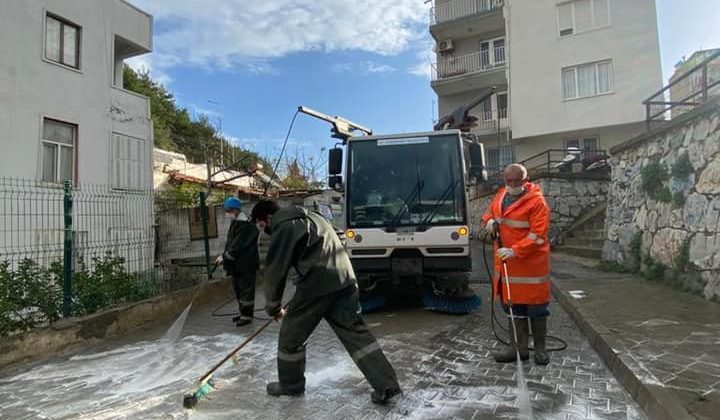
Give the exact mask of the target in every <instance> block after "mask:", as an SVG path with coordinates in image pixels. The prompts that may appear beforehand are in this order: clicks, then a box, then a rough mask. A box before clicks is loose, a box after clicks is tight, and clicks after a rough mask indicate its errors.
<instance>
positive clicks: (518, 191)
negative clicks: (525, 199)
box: [505, 185, 525, 195]
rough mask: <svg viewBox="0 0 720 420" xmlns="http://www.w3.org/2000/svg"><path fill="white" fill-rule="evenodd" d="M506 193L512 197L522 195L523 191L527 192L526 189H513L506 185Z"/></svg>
mask: <svg viewBox="0 0 720 420" xmlns="http://www.w3.org/2000/svg"><path fill="white" fill-rule="evenodd" d="M505 191H507V193H508V194H510V195H520V194H522V193H523V191H525V187H522V186H520V187H511V186H509V185H506V186H505Z"/></svg>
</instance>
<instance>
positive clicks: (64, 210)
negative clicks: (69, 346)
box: [0, 178, 227, 336]
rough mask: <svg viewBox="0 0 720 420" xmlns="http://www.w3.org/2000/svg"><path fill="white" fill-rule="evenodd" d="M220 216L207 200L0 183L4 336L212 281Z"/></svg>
mask: <svg viewBox="0 0 720 420" xmlns="http://www.w3.org/2000/svg"><path fill="white" fill-rule="evenodd" d="M221 215H222V212H221V211H217V209H216V208H215V207H214V206H207V205H205V196H204V193H201V194H200V196H198V197H197V200H192V201H190V202H188V200H178V199H177V198H176V197H174V196H172V195H169V194H164V193H158V192H155V191H152V190H147V191H123V190H116V189H112V188H110V187H108V186H104V185H91V184H74V185H73V184H72V183H66V184H64V185H59V184H48V183H44V182H40V181H35V180H21V179H8V178H0V336H7V335H12V334H16V333H19V332H22V331H26V330H28V329H31V328H35V327H39V326H45V325H48V324H49V323H52V322H54V321H56V320H58V319H60V318H62V317H67V316H79V315H85V314H89V313H93V312H96V311H99V310H102V309H106V308H110V307H113V306H117V305H122V304H126V303H129V302H134V301H138V300H142V299H145V298H148V297H152V296H156V295H159V294H163V293H168V292H171V291H175V290H179V289H182V288H186V287H191V286H194V285H197V284H199V283H202V282H205V281H207V278H208V275H207V274H208V272H209V265H210V261H211V258H212V255H215V254H217V253H219V252H220V250H221V249H222V245H223V244H224V239H225V232H226V231H227V228H226V225H225V223H226V222H225V220H224V219H223V218H221V217H219V216H221ZM211 254H212V255H211Z"/></svg>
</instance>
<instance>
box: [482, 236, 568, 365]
mask: <svg viewBox="0 0 720 420" xmlns="http://www.w3.org/2000/svg"><path fill="white" fill-rule="evenodd" d="M487 235H488V234H487V233H486V234H485V237H484V238H483V241H482V254H483V261H484V262H485V270H487V274H488V277H489V278H490V286H491V292H490V329H492V332H493V335H494V336H495V339H496V340H497V341H499V342H500V343H502V344H504V345H506V346H509V345H510V340H507V341H505V340H503V339H502V338H500V336H499V335H498V333H497V330H496V329H495V323H497V324H498V325H499V326H500V329H501V330H502V331H503V332H504V333H505V334H507V335H508V337H509V336H510V332H509V331H508V330H507V329H506V328H505V327H503V326H502V324H501V323H500V321H499V320H498V317H497V313H496V312H495V292H494V291H493V290H492V282H493V275H492V273H491V272H490V264H488V260H487V253H486V252H485V243H486V241H487ZM497 239H498V241H499V240H500V238H499V236H498V238H497ZM546 337H547V339H549V340H554V341H556V342H558V343H560V345H559V346H558V347H548V348H547V349H546V351H548V352H551V351H563V350H565V349H566V348H567V346H568V344H567V342H566V341H565V340H563V339H562V338H560V337H555V336H552V335H549V334H548V335H547V336H546ZM528 349H529V350H534V348H533V347H532V346H528Z"/></svg>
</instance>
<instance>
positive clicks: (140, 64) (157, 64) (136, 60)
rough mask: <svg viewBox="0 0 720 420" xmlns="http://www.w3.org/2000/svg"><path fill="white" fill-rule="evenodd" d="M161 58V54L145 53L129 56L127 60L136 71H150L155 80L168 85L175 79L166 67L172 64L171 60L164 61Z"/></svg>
mask: <svg viewBox="0 0 720 420" xmlns="http://www.w3.org/2000/svg"><path fill="white" fill-rule="evenodd" d="M159 58H160V59H159ZM161 58H162V55H159V54H145V55H139V56H137V57H132V58H129V59H127V60H126V61H125V62H126V63H127V65H129V66H130V68H132V69H133V70H135V71H140V72H146V71H149V72H150V75H151V76H152V78H153V80H154V81H156V82H158V83H160V84H161V85H164V86H168V85H169V84H170V83H172V80H173V79H172V77H170V75H169V74H168V73H167V72H166V71H165V69H166V68H167V67H169V66H170V63H171V61H164V60H162V59H161Z"/></svg>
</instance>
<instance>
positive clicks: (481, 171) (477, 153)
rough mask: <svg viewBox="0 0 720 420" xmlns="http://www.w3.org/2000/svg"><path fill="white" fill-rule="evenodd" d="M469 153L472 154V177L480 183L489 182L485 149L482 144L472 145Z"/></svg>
mask: <svg viewBox="0 0 720 420" xmlns="http://www.w3.org/2000/svg"><path fill="white" fill-rule="evenodd" d="M468 151H469V154H470V176H472V177H475V178H477V179H478V180H479V181H482V182H487V180H488V175H487V166H486V165H485V147H484V146H483V144H482V143H471V144H470V147H469V149H468Z"/></svg>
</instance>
